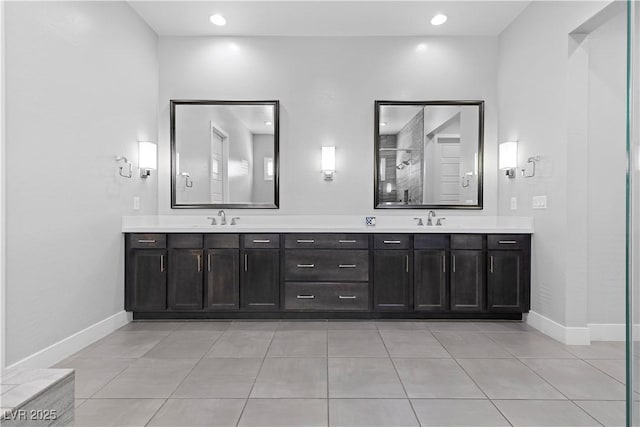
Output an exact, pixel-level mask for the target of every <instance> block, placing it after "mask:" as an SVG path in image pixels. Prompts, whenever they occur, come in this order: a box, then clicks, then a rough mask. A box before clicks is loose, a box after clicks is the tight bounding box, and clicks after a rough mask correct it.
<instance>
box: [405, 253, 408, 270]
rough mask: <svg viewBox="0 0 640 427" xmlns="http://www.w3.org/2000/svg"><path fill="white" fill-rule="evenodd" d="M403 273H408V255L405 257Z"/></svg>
mask: <svg viewBox="0 0 640 427" xmlns="http://www.w3.org/2000/svg"><path fill="white" fill-rule="evenodd" d="M405 271H406V272H407V273H408V272H409V255H405Z"/></svg>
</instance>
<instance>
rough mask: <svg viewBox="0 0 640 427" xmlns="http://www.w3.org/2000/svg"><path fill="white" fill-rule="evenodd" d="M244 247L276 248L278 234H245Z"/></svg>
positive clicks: (278, 242)
mask: <svg viewBox="0 0 640 427" xmlns="http://www.w3.org/2000/svg"><path fill="white" fill-rule="evenodd" d="M243 239H244V247H245V248H251V249H278V248H279V247H280V235H279V234H245V235H244V236H243Z"/></svg>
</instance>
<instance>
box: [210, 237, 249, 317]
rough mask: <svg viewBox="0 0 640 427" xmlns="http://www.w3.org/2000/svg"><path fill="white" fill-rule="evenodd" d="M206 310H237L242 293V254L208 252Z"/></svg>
mask: <svg viewBox="0 0 640 427" xmlns="http://www.w3.org/2000/svg"><path fill="white" fill-rule="evenodd" d="M206 258H207V274H206V277H207V278H206V281H205V283H206V286H205V308H206V309H208V310H237V309H238V296H239V292H240V289H239V288H240V278H239V276H240V253H239V252H238V251H237V250H233V249H218V250H216V249H213V250H209V251H207V256H206Z"/></svg>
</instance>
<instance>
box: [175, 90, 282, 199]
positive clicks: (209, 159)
mask: <svg viewBox="0 0 640 427" xmlns="http://www.w3.org/2000/svg"><path fill="white" fill-rule="evenodd" d="M170 115H171V123H170V126H171V129H170V134H171V208H173V209H210V208H233V209H277V208H278V203H279V189H278V183H279V151H278V147H279V133H280V121H279V101H213V100H171V101H170Z"/></svg>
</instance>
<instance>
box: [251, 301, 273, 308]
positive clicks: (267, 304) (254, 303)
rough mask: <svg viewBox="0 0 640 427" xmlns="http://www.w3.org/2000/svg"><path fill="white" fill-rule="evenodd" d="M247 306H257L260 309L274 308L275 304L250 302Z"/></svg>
mask: <svg viewBox="0 0 640 427" xmlns="http://www.w3.org/2000/svg"><path fill="white" fill-rule="evenodd" d="M247 305H257V306H260V307H263V306H267V307H272V306H275V305H276V304H275V303H273V302H250V303H249V304H247Z"/></svg>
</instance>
